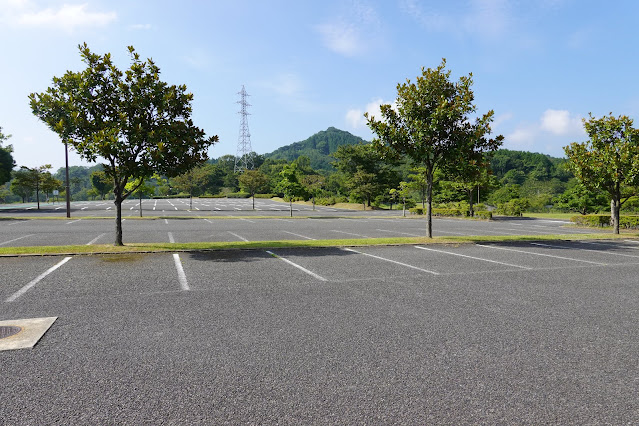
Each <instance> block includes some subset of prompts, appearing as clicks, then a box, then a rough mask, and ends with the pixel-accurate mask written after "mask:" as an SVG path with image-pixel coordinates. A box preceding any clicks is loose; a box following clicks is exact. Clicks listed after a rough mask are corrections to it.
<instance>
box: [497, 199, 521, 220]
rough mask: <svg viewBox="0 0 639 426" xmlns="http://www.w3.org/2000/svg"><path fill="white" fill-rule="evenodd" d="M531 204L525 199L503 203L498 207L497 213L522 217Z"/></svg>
mask: <svg viewBox="0 0 639 426" xmlns="http://www.w3.org/2000/svg"><path fill="white" fill-rule="evenodd" d="M528 206H529V203H528V200H527V199H525V198H514V199H512V200H510V201H508V202H506V203H501V204H499V205H498V206H497V213H499V214H503V215H504V216H522V215H523V214H524V212H525V211H526V209H527V208H528Z"/></svg>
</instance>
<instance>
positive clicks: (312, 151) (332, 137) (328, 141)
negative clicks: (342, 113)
mask: <svg viewBox="0 0 639 426" xmlns="http://www.w3.org/2000/svg"><path fill="white" fill-rule="evenodd" d="M357 143H366V141H365V140H364V139H362V138H360V137H358V136H355V135H353V134H351V133H349V132H346V131H344V130H339V129H336V128H335V127H329V128H328V129H326V130H323V131H321V132H318V133H315V134H314V135H313V136H311V137H309V138H308V139H306V140H303V141H300V142H295V143H292V144H290V145H286V146H283V147H281V148H278V149H276V150H275V151H273V152H271V153H269V154H264V157H265V158H271V159H274V160H280V159H284V160H287V161H293V160H295V159H296V158H297V157H299V156H301V155H305V156H307V157H308V158H310V160H311V167H312V168H314V169H316V170H331V169H332V168H333V167H332V166H331V162H333V161H335V159H334V158H333V157H331V154H332V153H334V152H335V151H337V148H338V147H340V146H342V145H352V144H357Z"/></svg>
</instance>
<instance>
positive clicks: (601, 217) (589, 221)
mask: <svg viewBox="0 0 639 426" xmlns="http://www.w3.org/2000/svg"><path fill="white" fill-rule="evenodd" d="M570 221H571V222H574V223H575V224H577V225H581V226H590V227H594V228H602V227H604V226H611V220H610V215H609V214H587V215H579V216H573V217H571V218H570ZM619 228H621V229H639V216H620V217H619Z"/></svg>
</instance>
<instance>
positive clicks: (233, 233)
mask: <svg viewBox="0 0 639 426" xmlns="http://www.w3.org/2000/svg"><path fill="white" fill-rule="evenodd" d="M226 232H228V233H229V234H231V235H233V236H234V237H235V238H239V239H240V240H242V241H246V242H248V240H247V239H246V238H244V237H241V236H239V235H237V234H236V233H235V232H231V231H226Z"/></svg>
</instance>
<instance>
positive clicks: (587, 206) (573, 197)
mask: <svg viewBox="0 0 639 426" xmlns="http://www.w3.org/2000/svg"><path fill="white" fill-rule="evenodd" d="M607 201H608V200H607V198H606V196H605V195H604V194H602V193H601V192H595V191H591V190H589V189H588V188H586V187H585V186H584V185H582V184H580V183H577V184H576V185H574V186H573V187H572V188H569V189H567V190H566V191H565V192H564V193H563V194H561V195H559V196H557V197H555V199H554V200H553V202H554V204H555V205H554V206H555V207H556V208H559V209H566V210H569V211H575V212H578V213H579V214H582V215H585V214H588V213H593V212H596V211H598V210H599V209H600V208H601V207H602V206H605V204H606V203H607Z"/></svg>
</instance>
